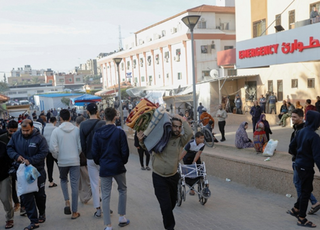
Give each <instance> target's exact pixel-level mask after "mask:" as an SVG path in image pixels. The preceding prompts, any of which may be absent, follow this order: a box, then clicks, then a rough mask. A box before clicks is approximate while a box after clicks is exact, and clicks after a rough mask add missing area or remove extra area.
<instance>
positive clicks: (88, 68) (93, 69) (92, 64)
mask: <svg viewBox="0 0 320 230" xmlns="http://www.w3.org/2000/svg"><path fill="white" fill-rule="evenodd" d="M75 72H76V73H78V74H85V75H100V68H97V59H89V60H87V62H86V63H84V64H80V68H76V69H75Z"/></svg>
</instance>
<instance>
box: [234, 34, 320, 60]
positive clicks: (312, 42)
mask: <svg viewBox="0 0 320 230" xmlns="http://www.w3.org/2000/svg"><path fill="white" fill-rule="evenodd" d="M317 47H320V42H319V40H318V39H313V37H309V44H308V45H306V46H305V45H304V44H303V42H299V41H298V40H297V39H295V40H294V42H293V43H285V42H283V43H282V47H281V51H282V53H284V54H289V53H294V51H299V52H302V51H303V50H305V49H312V48H317ZM278 48H279V44H273V45H268V46H261V47H257V48H252V49H246V50H240V51H239V58H240V59H244V58H253V57H260V56H265V55H273V54H277V53H278Z"/></svg>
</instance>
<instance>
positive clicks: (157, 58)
mask: <svg viewBox="0 0 320 230" xmlns="http://www.w3.org/2000/svg"><path fill="white" fill-rule="evenodd" d="M156 64H157V65H159V54H156Z"/></svg>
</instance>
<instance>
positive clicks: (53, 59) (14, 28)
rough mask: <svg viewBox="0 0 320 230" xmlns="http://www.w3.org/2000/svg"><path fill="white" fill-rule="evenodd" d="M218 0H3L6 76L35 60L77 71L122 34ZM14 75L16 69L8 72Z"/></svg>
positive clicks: (0, 65)
mask: <svg viewBox="0 0 320 230" xmlns="http://www.w3.org/2000/svg"><path fill="white" fill-rule="evenodd" d="M215 2H216V1H215V0H91V1H89V0H11V1H8V0H0V47H1V49H0V80H1V81H2V80H3V79H2V75H3V72H10V71H11V70H12V68H15V69H16V68H18V67H24V65H31V67H32V69H47V68H51V69H53V70H54V71H57V72H58V71H60V72H62V71H64V72H67V71H71V70H73V69H74V67H75V66H79V64H80V63H85V62H86V60H88V59H93V58H96V57H97V56H98V54H99V53H106V52H111V51H113V50H116V49H118V47H119V25H120V26H121V34H122V38H125V37H128V36H130V33H132V32H137V31H138V30H140V29H142V28H145V27H147V26H149V25H151V24H153V23H156V22H158V21H161V20H163V19H165V18H168V17H170V16H173V15H175V14H177V13H180V12H182V11H184V10H186V9H189V8H193V7H196V6H199V5H202V4H207V5H215ZM7 76H10V75H7Z"/></svg>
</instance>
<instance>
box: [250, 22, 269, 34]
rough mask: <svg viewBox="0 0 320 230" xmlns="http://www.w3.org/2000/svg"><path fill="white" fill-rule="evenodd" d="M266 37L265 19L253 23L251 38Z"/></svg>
mask: <svg viewBox="0 0 320 230" xmlns="http://www.w3.org/2000/svg"><path fill="white" fill-rule="evenodd" d="M262 35H266V19H262V20H259V21H257V22H254V23H253V25H252V37H254V38H255V37H260V36H262Z"/></svg>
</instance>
